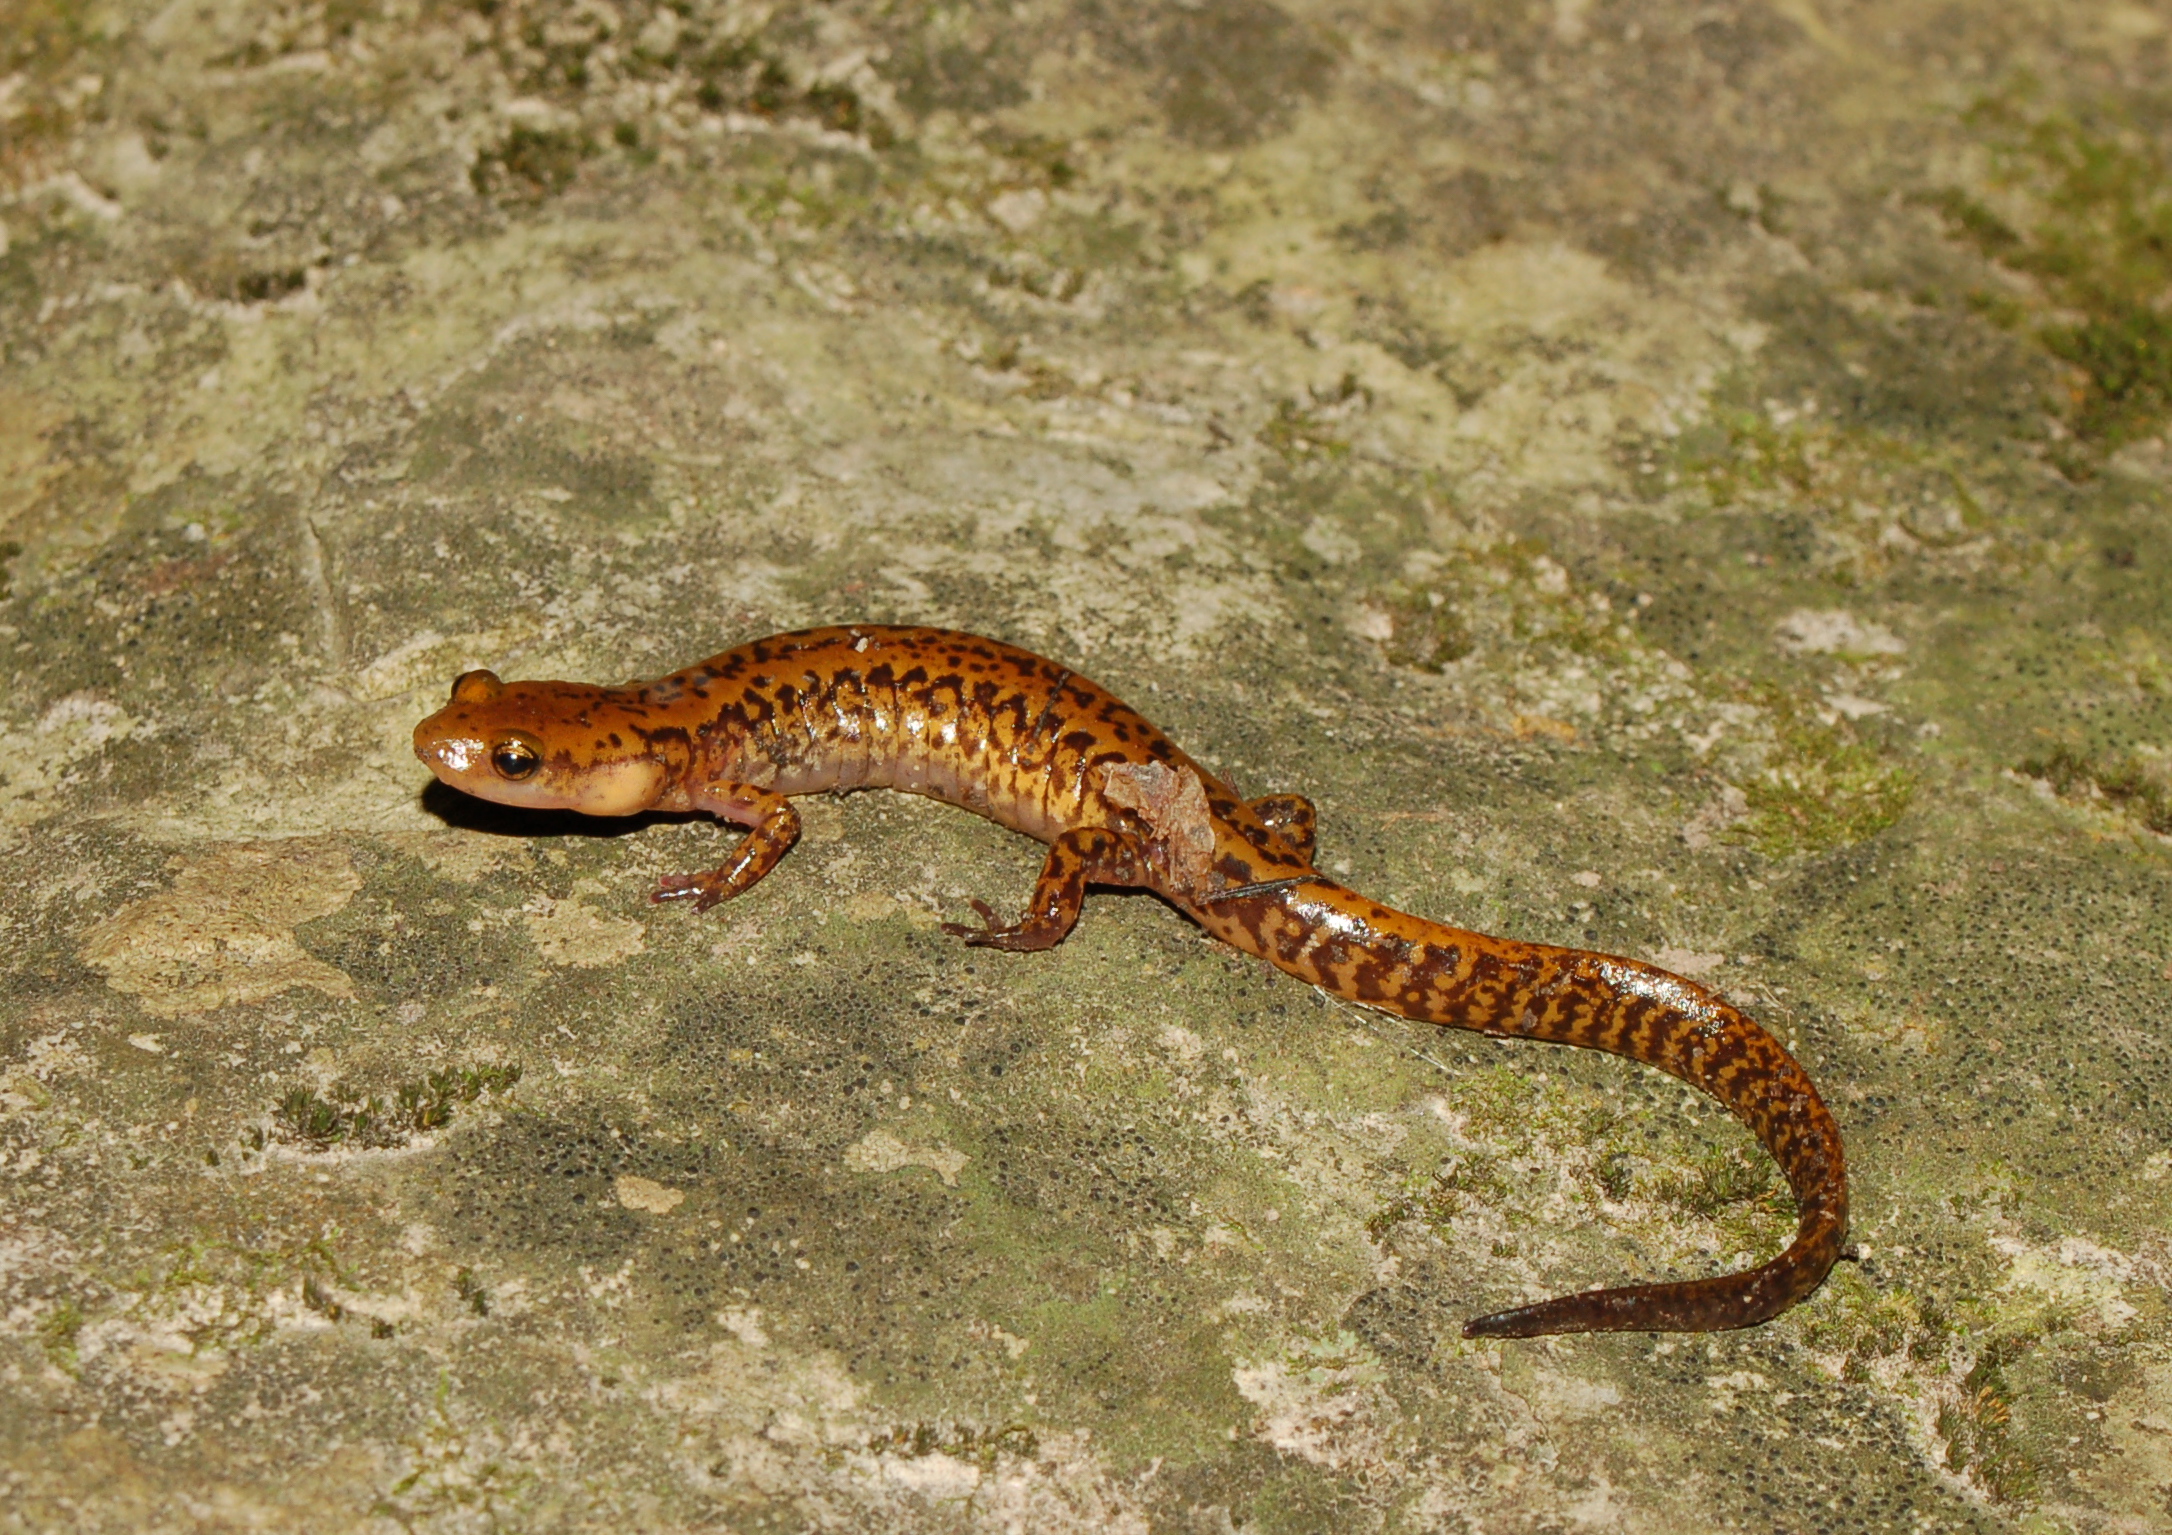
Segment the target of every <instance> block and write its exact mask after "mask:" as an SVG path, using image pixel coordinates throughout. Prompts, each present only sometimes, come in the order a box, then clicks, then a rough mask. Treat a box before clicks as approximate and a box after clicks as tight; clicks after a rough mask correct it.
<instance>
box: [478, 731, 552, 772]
mask: <svg viewBox="0 0 2172 1535" xmlns="http://www.w3.org/2000/svg"><path fill="white" fill-rule="evenodd" d="M490 765H491V766H492V767H494V768H496V769H497V770H498V776H499V777H500V778H510V779H513V780H515V781H516V782H517V781H518V780H520V779H523V778H531V777H533V776H534V775H535V770H536V769H537V768H539V767H541V766H542V765H543V754H542V753H541V752H540V751H538V750H536V745H535V743H534V742H533V741H530V740H528V739H526V738H525V737H523V736H507V737H506V738H505V739H504V740H502V741H499V742H498V743H497V744H495V745H494V746H492V747H491V748H490Z"/></svg>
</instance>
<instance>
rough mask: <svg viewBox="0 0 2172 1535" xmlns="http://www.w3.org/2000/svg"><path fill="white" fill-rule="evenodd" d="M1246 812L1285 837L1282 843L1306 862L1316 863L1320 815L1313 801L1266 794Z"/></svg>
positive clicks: (1249, 803) (1255, 801)
mask: <svg viewBox="0 0 2172 1535" xmlns="http://www.w3.org/2000/svg"><path fill="white" fill-rule="evenodd" d="M1244 808H1245V809H1247V810H1249V811H1251V812H1252V814H1254V815H1256V816H1258V817H1259V818H1260V819H1261V820H1262V821H1265V822H1266V823H1267V824H1268V825H1269V826H1272V827H1273V828H1274V829H1275V830H1276V831H1278V832H1280V833H1281V834H1282V840H1283V841H1284V842H1287V843H1288V844H1289V845H1290V851H1292V852H1294V853H1295V854H1296V855H1297V856H1298V857H1300V858H1302V859H1304V860H1305V862H1307V863H1310V862H1312V844H1313V835H1314V831H1315V829H1316V827H1317V824H1318V821H1319V816H1318V813H1317V812H1315V811H1314V810H1313V808H1312V801H1311V800H1309V799H1306V798H1305V797H1304V796H1303V795H1302V794H1262V795H1261V796H1260V797H1259V798H1258V799H1256V800H1251V801H1249V802H1248V803H1247V804H1246V805H1245V807H1244Z"/></svg>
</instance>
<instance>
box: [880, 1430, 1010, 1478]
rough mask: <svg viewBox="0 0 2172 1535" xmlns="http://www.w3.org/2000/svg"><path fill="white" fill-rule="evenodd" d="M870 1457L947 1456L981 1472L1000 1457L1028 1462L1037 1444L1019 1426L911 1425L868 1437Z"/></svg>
mask: <svg viewBox="0 0 2172 1535" xmlns="http://www.w3.org/2000/svg"><path fill="white" fill-rule="evenodd" d="M866 1449H867V1452H868V1453H869V1454H871V1455H891V1456H897V1457H900V1458H903V1459H907V1460H919V1459H921V1458H922V1457H924V1456H928V1455H938V1454H940V1455H948V1456H950V1457H952V1458H953V1459H956V1460H966V1461H971V1462H973V1463H974V1464H975V1465H978V1466H979V1467H980V1468H981V1469H982V1470H983V1471H987V1470H991V1469H993V1468H994V1465H995V1462H996V1458H997V1457H998V1456H1000V1455H1012V1456H1015V1457H1017V1458H1019V1459H1021V1460H1031V1459H1033V1458H1034V1457H1035V1456H1036V1455H1039V1454H1040V1453H1041V1441H1040V1440H1039V1438H1037V1437H1036V1436H1035V1434H1034V1432H1033V1430H1032V1429H1030V1428H1028V1427H1027V1426H1026V1425H1025V1424H1023V1423H1006V1424H1004V1425H1003V1426H1002V1427H1001V1428H974V1427H972V1426H971V1425H969V1424H964V1423H952V1424H941V1423H914V1424H909V1425H900V1426H899V1427H897V1428H893V1429H891V1430H890V1431H889V1432H888V1433H882V1434H872V1435H870V1436H869V1437H868V1439H867V1442H866Z"/></svg>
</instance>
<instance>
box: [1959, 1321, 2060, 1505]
mask: <svg viewBox="0 0 2172 1535" xmlns="http://www.w3.org/2000/svg"><path fill="white" fill-rule="evenodd" d="M2033 1341H2034V1340H2033V1339H2030V1338H2027V1337H2020V1336H2016V1337H2005V1338H1995V1339H1993V1340H1992V1341H1991V1342H1990V1343H1988V1344H1986V1345H1985V1346H1984V1349H1983V1352H1982V1353H1981V1354H1979V1355H1978V1356H1977V1359H1976V1364H1975V1367H1974V1368H1973V1369H1971V1370H1970V1371H1969V1372H1968V1374H1967V1375H1966V1376H1965V1377H1963V1378H1962V1381H1961V1388H1960V1393H1959V1395H1958V1397H1957V1398H1956V1399H1955V1400H1954V1401H1952V1402H1949V1403H1948V1404H1947V1405H1946V1406H1945V1407H1943V1408H1941V1409H1940V1410H1939V1414H1938V1434H1939V1437H1940V1438H1941V1439H1944V1440H1945V1441H1946V1465H1947V1466H1948V1467H1949V1468H1950V1469H1952V1470H1953V1471H1954V1472H1956V1473H1958V1474H1960V1475H1964V1476H1968V1477H1971V1478H1973V1479H1974V1480H1975V1481H1976V1482H1977V1483H1978V1484H1979V1485H1980V1486H1981V1487H1982V1488H1983V1489H1984V1491H1985V1492H1987V1493H1989V1494H1990V1495H1991V1496H1992V1497H1993V1498H1994V1499H1996V1500H1997V1501H1999V1502H2001V1503H2021V1502H2026V1501H2027V1500H2029V1499H2031V1498H2033V1497H2034V1496H2035V1495H2036V1490H2037V1485H2038V1483H2039V1482H2040V1480H2041V1475H2040V1472H2039V1469H2038V1467H2037V1464H2036V1459H2035V1457H2034V1456H2032V1455H2031V1454H2030V1453H2029V1451H2028V1449H2027V1448H2026V1447H2025V1446H2024V1445H2022V1444H2021V1443H2020V1442H2019V1440H2018V1439H2017V1437H2016V1435H2015V1433H2014V1422H2013V1401H2014V1393H2013V1388H2012V1386H2011V1385H2009V1384H2008V1382H2007V1378H2006V1372H2007V1370H2008V1369H2009V1368H2010V1367H2011V1366H2012V1365H2013V1363H2014V1362H2015V1361H2016V1360H2017V1359H2019V1358H2020V1357H2021V1356H2022V1355H2023V1354H2024V1353H2026V1352H2027V1351H2028V1350H2029V1348H2030V1347H2031V1346H2032V1345H2033Z"/></svg>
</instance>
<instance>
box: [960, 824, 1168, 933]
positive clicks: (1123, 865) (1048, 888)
mask: <svg viewBox="0 0 2172 1535" xmlns="http://www.w3.org/2000/svg"><path fill="white" fill-rule="evenodd" d="M1146 882H1147V875H1146V858H1145V853H1144V850H1143V849H1142V848H1141V847H1140V846H1139V844H1138V843H1137V842H1136V841H1135V840H1133V839H1132V838H1130V837H1127V836H1125V835H1124V834H1123V833H1122V832H1116V831H1109V830H1107V829H1106V828H1103V827H1099V826H1082V827H1079V828H1077V829H1075V830H1072V831H1067V832H1065V833H1064V834H1063V835H1062V836H1060V837H1058V838H1057V839H1056V841H1055V844H1054V845H1053V846H1052V847H1050V848H1049V850H1048V862H1047V863H1046V864H1044V865H1043V866H1042V868H1041V877H1040V879H1039V881H1037V882H1036V883H1035V885H1034V887H1033V898H1032V899H1031V900H1030V901H1029V902H1028V903H1027V906H1026V914H1025V916H1023V917H1021V918H1020V919H1019V920H1018V921H1016V922H1012V923H999V922H998V921H997V920H996V914H995V913H994V912H993V911H992V910H990V909H989V907H988V904H987V902H985V901H977V900H976V901H975V902H974V903H973V909H974V910H975V911H976V912H978V913H980V920H981V922H982V923H983V924H985V925H984V926H981V927H969V926H967V925H966V924H965V923H962V922H945V923H944V924H943V931H944V932H946V933H949V934H951V935H952V936H953V937H957V938H963V939H964V940H965V941H966V942H967V943H969V944H972V945H973V946H974V947H975V948H982V949H1009V950H1012V951H1013V952H1017V953H1030V952H1032V951H1034V950H1038V949H1052V948H1054V947H1055V946H1056V945H1057V944H1059V943H1061V942H1062V941H1063V938H1064V935H1065V934H1066V933H1068V932H1070V931H1071V929H1072V927H1073V926H1074V925H1075V924H1076V923H1077V922H1078V914H1079V911H1080V909H1081V908H1083V907H1084V906H1085V904H1086V887H1087V886H1088V885H1143V884H1145V883H1146Z"/></svg>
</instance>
